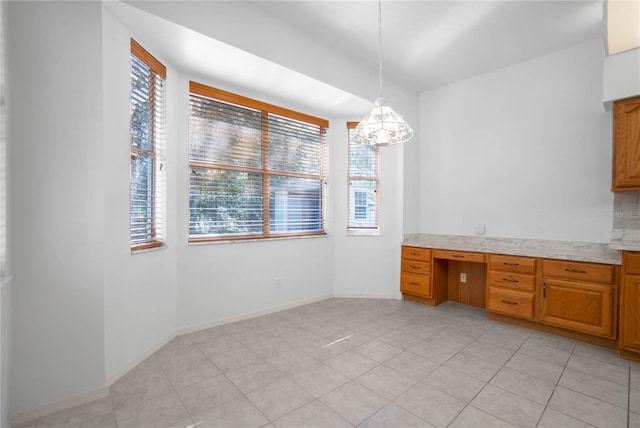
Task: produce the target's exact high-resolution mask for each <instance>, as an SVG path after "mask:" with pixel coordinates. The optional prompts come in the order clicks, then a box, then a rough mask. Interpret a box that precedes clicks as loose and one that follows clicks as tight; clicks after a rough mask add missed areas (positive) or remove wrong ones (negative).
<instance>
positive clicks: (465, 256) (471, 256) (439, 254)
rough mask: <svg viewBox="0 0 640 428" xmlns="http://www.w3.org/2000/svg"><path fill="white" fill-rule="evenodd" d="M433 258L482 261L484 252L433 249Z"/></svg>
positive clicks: (483, 260) (484, 257)
mask: <svg viewBox="0 0 640 428" xmlns="http://www.w3.org/2000/svg"><path fill="white" fill-rule="evenodd" d="M433 258H434V259H447V260H460V261H463V262H477V263H484V262H486V260H487V257H486V254H480V253H468V252H466V251H450V250H433Z"/></svg>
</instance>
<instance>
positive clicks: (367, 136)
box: [353, 0, 413, 147]
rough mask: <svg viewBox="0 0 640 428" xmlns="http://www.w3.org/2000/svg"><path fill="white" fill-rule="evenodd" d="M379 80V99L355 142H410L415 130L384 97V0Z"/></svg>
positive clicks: (355, 134)
mask: <svg viewBox="0 0 640 428" xmlns="http://www.w3.org/2000/svg"><path fill="white" fill-rule="evenodd" d="M378 80H379V96H378V99H377V100H376V101H375V103H374V104H373V106H372V107H371V109H369V112H368V113H367V114H366V115H365V116H364V117H363V118H362V120H361V121H360V123H358V126H356V128H355V129H354V132H353V140H354V141H355V142H356V143H359V144H364V145H367V146H374V147H384V146H393V145H395V144H398V143H404V142H405V141H409V140H410V139H411V137H413V130H412V129H411V128H410V127H409V125H408V124H407V122H405V121H404V119H403V118H402V116H400V115H399V114H397V113H396V112H395V111H393V109H392V108H391V107H389V106H387V105H386V103H385V99H384V97H383V96H382V84H383V79H382V0H378Z"/></svg>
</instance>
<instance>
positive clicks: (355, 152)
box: [347, 122, 379, 235]
mask: <svg viewBox="0 0 640 428" xmlns="http://www.w3.org/2000/svg"><path fill="white" fill-rule="evenodd" d="M357 125H358V123H357V122H349V123H347V128H348V130H349V178H348V185H349V210H348V211H349V218H348V222H347V230H348V231H349V232H352V233H354V234H367V235H368V234H371V235H376V234H378V232H379V228H378V206H379V195H378V148H377V147H370V146H365V145H362V144H357V143H355V142H353V141H352V134H353V129H354V128H355V127H356V126H357Z"/></svg>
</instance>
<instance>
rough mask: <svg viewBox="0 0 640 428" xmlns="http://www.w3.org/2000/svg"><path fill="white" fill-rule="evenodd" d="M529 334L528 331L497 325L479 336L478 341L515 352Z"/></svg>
mask: <svg viewBox="0 0 640 428" xmlns="http://www.w3.org/2000/svg"><path fill="white" fill-rule="evenodd" d="M530 334H531V331H529V330H525V329H521V328H518V327H515V326H508V325H504V324H498V325H496V326H495V327H492V328H491V329H490V330H488V331H487V332H486V333H484V334H483V335H482V336H480V337H479V338H478V341H479V342H485V343H489V344H492V345H495V346H498V347H500V348H505V349H508V350H510V351H514V352H515V351H516V350H517V349H518V348H519V347H520V346H522V344H523V343H524V342H525V341H526V340H527V339H528V338H529V335H530Z"/></svg>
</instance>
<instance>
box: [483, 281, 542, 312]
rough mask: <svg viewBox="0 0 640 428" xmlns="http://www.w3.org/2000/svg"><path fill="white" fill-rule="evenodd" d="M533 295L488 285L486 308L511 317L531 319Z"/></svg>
mask: <svg viewBox="0 0 640 428" xmlns="http://www.w3.org/2000/svg"><path fill="white" fill-rule="evenodd" d="M533 304H534V295H533V294H532V293H525V292H522V291H515V290H507V289H504V288H498V287H489V292H488V294H487V310H488V311H489V312H497V313H499V314H504V315H510V316H513V317H519V318H527V319H533Z"/></svg>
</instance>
